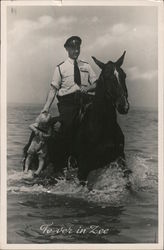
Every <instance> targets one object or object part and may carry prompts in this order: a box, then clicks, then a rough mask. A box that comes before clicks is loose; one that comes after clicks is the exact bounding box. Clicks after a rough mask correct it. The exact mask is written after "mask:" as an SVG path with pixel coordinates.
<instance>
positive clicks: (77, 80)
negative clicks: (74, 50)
mask: <svg viewBox="0 0 164 250" xmlns="http://www.w3.org/2000/svg"><path fill="white" fill-rule="evenodd" d="M74 82H75V83H76V84H77V85H79V86H80V85H81V76H80V70H79V67H78V64H77V61H76V60H74Z"/></svg>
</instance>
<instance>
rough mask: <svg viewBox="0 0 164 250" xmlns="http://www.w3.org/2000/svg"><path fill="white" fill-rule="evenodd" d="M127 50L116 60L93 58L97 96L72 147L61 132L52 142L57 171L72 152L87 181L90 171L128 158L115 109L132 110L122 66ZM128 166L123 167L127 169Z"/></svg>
mask: <svg viewBox="0 0 164 250" xmlns="http://www.w3.org/2000/svg"><path fill="white" fill-rule="evenodd" d="M124 56H125V52H124V53H123V55H122V56H121V57H120V58H119V59H118V60H117V61H116V62H112V61H108V62H107V63H102V62H100V61H99V60H97V59H96V58H95V57H92V58H93V60H94V61H95V63H96V64H97V65H98V66H99V67H100V68H101V70H102V71H101V74H100V76H99V79H98V80H97V85H96V90H95V96H94V98H93V100H92V102H91V103H90V104H89V105H88V106H87V108H85V112H84V114H83V118H82V120H81V121H80V123H78V125H77V124H76V125H77V126H76V129H75V131H76V132H75V134H74V141H73V142H72V144H73V147H72V150H71V151H69V150H68V147H67V142H66V141H65V139H64V138H63V137H62V135H60V134H57V135H55V136H54V137H52V138H51V139H50V141H49V159H50V162H51V163H52V164H53V165H54V171H58V170H61V169H63V168H65V167H66V164H67V160H68V157H69V156H70V155H73V157H74V158H75V159H76V162H77V167H78V178H79V180H81V181H85V180H86V179H87V176H88V174H89V172H90V171H92V170H94V169H98V168H102V167H104V166H105V165H107V164H109V163H111V162H113V161H116V160H117V159H119V160H121V161H122V163H124V162H125V161H124V160H125V154H124V135H123V133H122V130H121V128H120V126H119V125H118V123H117V114H116V110H117V111H118V112H119V113H120V114H127V113H128V110H129V103H128V91H127V87H126V83H125V79H126V74H125V73H124V71H123V69H122V68H121V66H122V64H123V61H124ZM125 169H126V167H125V166H124V170H125Z"/></svg>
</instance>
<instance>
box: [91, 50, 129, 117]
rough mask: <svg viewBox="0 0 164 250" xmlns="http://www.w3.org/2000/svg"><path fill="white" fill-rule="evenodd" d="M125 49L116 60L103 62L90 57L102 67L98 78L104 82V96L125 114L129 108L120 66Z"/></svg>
mask: <svg viewBox="0 0 164 250" xmlns="http://www.w3.org/2000/svg"><path fill="white" fill-rule="evenodd" d="M124 56H125V51H124V53H123V55H122V56H121V57H120V58H119V59H118V60H117V61H116V62H111V61H109V62H107V63H103V62H100V61H99V60H97V59H96V58H95V57H92V58H93V60H94V61H95V63H96V64H97V65H98V66H99V67H100V68H101V69H102V72H101V74H100V78H99V79H100V80H101V81H103V83H104V88H105V96H106V97H107V98H108V99H109V100H110V101H111V102H112V104H113V105H114V106H115V107H116V109H117V110H118V112H119V113H120V114H127V113H128V110H129V102H128V91H127V87H126V82H125V79H126V74H125V72H124V71H123V69H122V68H121V66H122V64H123V61H124Z"/></svg>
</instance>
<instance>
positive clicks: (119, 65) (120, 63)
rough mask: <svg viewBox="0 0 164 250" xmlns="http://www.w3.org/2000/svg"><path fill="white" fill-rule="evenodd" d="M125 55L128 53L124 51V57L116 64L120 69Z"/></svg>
mask: <svg viewBox="0 0 164 250" xmlns="http://www.w3.org/2000/svg"><path fill="white" fill-rule="evenodd" d="M125 53H126V51H124V53H123V55H122V56H121V57H120V58H119V59H118V60H117V62H116V63H115V64H116V65H117V66H118V67H121V65H122V64H123V61H124V57H125Z"/></svg>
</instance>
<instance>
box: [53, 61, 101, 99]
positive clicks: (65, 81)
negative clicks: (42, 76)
mask: <svg viewBox="0 0 164 250" xmlns="http://www.w3.org/2000/svg"><path fill="white" fill-rule="evenodd" d="M77 63H78V67H79V70H80V75H81V86H88V85H90V84H93V83H94V82H95V81H96V80H97V77H96V75H95V73H94V71H93V70H92V68H91V66H90V65H89V64H88V63H87V62H84V61H82V60H77ZM51 85H53V86H54V87H55V88H56V89H57V90H58V95H59V96H63V95H67V94H71V93H73V92H75V91H77V90H79V89H80V87H79V86H78V85H77V84H76V83H75V82H74V60H72V59H71V58H68V59H67V60H66V61H65V62H63V63H61V64H59V65H58V66H57V67H56V69H55V71H54V75H53V80H52V82H51Z"/></svg>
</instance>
